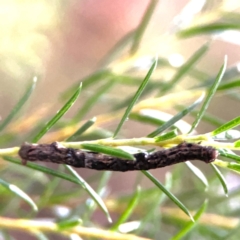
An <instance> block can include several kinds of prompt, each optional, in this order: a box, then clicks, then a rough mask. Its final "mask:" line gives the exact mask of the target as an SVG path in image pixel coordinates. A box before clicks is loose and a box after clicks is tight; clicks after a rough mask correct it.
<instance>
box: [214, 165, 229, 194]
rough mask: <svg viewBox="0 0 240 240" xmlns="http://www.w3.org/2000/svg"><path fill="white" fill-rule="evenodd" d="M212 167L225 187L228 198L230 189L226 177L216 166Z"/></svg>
mask: <svg viewBox="0 0 240 240" xmlns="http://www.w3.org/2000/svg"><path fill="white" fill-rule="evenodd" d="M211 166H212V168H213V170H214V172H215V174H216V175H217V177H218V179H219V181H220V183H221V185H222V187H223V191H224V193H225V195H226V197H227V196H228V187H227V183H226V180H225V178H224V176H223V175H222V173H221V172H220V170H219V169H218V168H217V167H216V166H215V165H214V164H212V163H211Z"/></svg>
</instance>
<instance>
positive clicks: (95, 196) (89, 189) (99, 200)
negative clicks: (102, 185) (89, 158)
mask: <svg viewBox="0 0 240 240" xmlns="http://www.w3.org/2000/svg"><path fill="white" fill-rule="evenodd" d="M65 167H66V169H67V170H68V171H69V172H70V173H71V174H72V175H73V176H74V177H75V178H76V179H77V180H78V181H79V183H80V184H81V185H82V187H83V189H85V190H86V191H87V192H88V194H89V195H90V196H91V197H92V199H93V200H94V201H95V202H96V204H97V205H98V206H99V207H100V209H102V211H103V212H104V213H105V215H106V217H107V219H108V221H109V222H110V223H111V222H112V219H111V216H110V214H109V212H108V209H107V207H106V205H105V203H104V202H103V200H102V198H101V197H100V196H99V195H98V194H97V193H96V192H95V191H94V190H93V189H92V187H91V186H90V185H89V184H88V183H87V182H86V181H85V180H84V179H83V178H82V177H81V176H80V175H79V174H78V173H77V172H76V171H75V170H74V169H73V168H72V167H70V166H67V165H65Z"/></svg>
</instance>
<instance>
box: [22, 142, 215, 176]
mask: <svg viewBox="0 0 240 240" xmlns="http://www.w3.org/2000/svg"><path fill="white" fill-rule="evenodd" d="M19 156H20V157H21V159H22V163H23V164H26V162H27V161H31V162H34V161H42V162H53V163H59V164H67V165H71V166H73V167H76V168H89V169H94V170H108V171H121V172H125V171H133V170H149V169H156V168H162V167H166V166H170V165H173V164H177V163H180V162H185V161H188V160H201V161H203V162H205V163H210V162H213V161H214V160H215V159H216V158H217V156H218V151H217V150H216V149H215V148H213V147H205V146H201V145H200V144H195V143H186V142H183V143H181V144H179V145H177V146H176V147H173V148H170V149H167V150H160V151H155V152H152V153H145V152H144V153H136V154H133V156H134V157H135V160H126V159H121V158H117V157H113V156H109V155H106V154H102V153H97V152H86V151H82V150H79V149H73V148H65V147H64V146H62V145H61V144H59V143H58V142H54V143H52V144H28V143H24V144H23V145H22V146H21V148H20V150H19Z"/></svg>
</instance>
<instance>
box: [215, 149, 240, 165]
mask: <svg viewBox="0 0 240 240" xmlns="http://www.w3.org/2000/svg"><path fill="white" fill-rule="evenodd" d="M218 151H219V154H220V156H223V157H226V158H230V159H233V160H235V161H237V162H238V163H240V156H239V155H237V154H235V153H233V152H227V151H225V150H224V151H223V150H218Z"/></svg>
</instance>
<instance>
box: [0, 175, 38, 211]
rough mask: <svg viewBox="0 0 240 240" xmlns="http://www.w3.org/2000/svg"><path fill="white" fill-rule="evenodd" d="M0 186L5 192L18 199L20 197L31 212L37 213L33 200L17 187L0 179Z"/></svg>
mask: <svg viewBox="0 0 240 240" xmlns="http://www.w3.org/2000/svg"><path fill="white" fill-rule="evenodd" d="M0 184H1V185H2V186H3V187H5V188H6V189H7V190H9V191H10V192H12V193H14V194H16V195H17V196H18V197H20V198H21V199H23V200H24V201H25V202H27V203H28V204H29V205H30V206H31V207H32V209H33V211H35V212H37V211H38V207H37V205H36V204H35V203H34V202H33V200H32V199H31V198H30V197H29V196H28V195H27V194H26V193H25V192H23V191H22V190H21V189H20V188H19V187H17V186H16V185H13V184H11V183H8V182H6V181H4V180H2V179H0Z"/></svg>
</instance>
